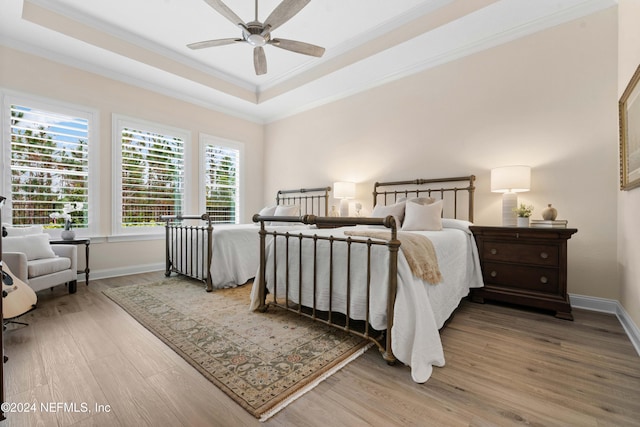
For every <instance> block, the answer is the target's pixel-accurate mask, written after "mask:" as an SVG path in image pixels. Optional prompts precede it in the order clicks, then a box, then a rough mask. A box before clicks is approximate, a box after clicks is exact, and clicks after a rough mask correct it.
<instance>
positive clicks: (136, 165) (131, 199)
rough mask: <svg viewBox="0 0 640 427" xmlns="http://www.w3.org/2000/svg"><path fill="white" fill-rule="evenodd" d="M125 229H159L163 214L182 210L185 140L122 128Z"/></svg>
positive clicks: (123, 218)
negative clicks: (141, 227)
mask: <svg viewBox="0 0 640 427" xmlns="http://www.w3.org/2000/svg"><path fill="white" fill-rule="evenodd" d="M121 143H122V146H121V159H122V168H121V170H122V226H123V227H139V226H156V225H159V224H158V218H159V217H160V215H175V214H177V213H180V212H181V211H182V204H183V194H184V140H183V139H182V138H179V137H175V136H172V135H167V134H160V133H157V132H151V131H145V130H138V129H133V128H129V127H123V128H122V129H121Z"/></svg>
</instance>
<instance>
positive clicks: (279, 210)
mask: <svg viewBox="0 0 640 427" xmlns="http://www.w3.org/2000/svg"><path fill="white" fill-rule="evenodd" d="M299 215H300V206H298V205H278V206H276V210H275V212H274V214H273V216H299ZM294 224H299V223H293V222H277V221H271V224H270V225H294Z"/></svg>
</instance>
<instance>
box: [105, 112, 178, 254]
mask: <svg viewBox="0 0 640 427" xmlns="http://www.w3.org/2000/svg"><path fill="white" fill-rule="evenodd" d="M111 122H112V132H111V138H112V144H111V145H112V154H113V156H112V159H113V171H112V179H113V193H112V200H113V203H112V213H111V218H112V220H111V236H109V239H108V240H109V241H114V242H117V241H127V240H148V239H156V238H159V237H164V232H165V231H164V227H163V226H161V225H159V226H157V227H135V232H134V233H132V228H129V227H122V173H121V170H122V151H121V146H122V141H121V139H120V135H121V130H122V128H125V127H128V128H139V129H140V128H143V129H144V130H145V131H149V132H155V133H159V134H167V133H169V134H172V135H173V136H176V137H180V138H182V140H183V141H184V170H185V177H184V179H185V189H184V194H183V200H182V202H183V204H182V206H183V208H184V207H187V206H189V191H188V189H187V188H186V187H187V182H189V179H188V177H187V175H188V173H189V171H190V170H191V160H190V155H189V146H190V145H191V132H190V131H188V130H186V129H181V128H177V127H173V126H169V125H163V124H160V123H155V122H150V121H147V120H143V119H138V118H135V117H131V116H125V115H122V114H113V115H112V120H111Z"/></svg>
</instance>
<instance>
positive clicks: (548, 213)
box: [542, 203, 558, 221]
mask: <svg viewBox="0 0 640 427" xmlns="http://www.w3.org/2000/svg"><path fill="white" fill-rule="evenodd" d="M557 216H558V211H557V210H556V208H554V207H552V206H551V203H549V204H548V205H547V207H546V208H544V209H543V210H542V219H544V220H546V221H553V220H555V219H556V217H557Z"/></svg>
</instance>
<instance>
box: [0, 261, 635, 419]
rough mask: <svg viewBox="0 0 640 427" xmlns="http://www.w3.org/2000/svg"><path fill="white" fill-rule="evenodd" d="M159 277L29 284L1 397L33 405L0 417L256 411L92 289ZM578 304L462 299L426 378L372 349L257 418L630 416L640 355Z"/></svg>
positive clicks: (611, 325) (617, 329) (606, 321)
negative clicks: (33, 301)
mask: <svg viewBox="0 0 640 427" xmlns="http://www.w3.org/2000/svg"><path fill="white" fill-rule="evenodd" d="M162 278H164V276H163V275H162V273H149V274H144V275H137V276H127V277H120V278H114V279H104V280H95V281H92V282H91V283H90V285H89V286H88V287H87V286H85V285H84V284H79V285H78V292H77V293H76V294H74V295H67V294H66V293H65V289H64V287H58V288H56V289H54V290H53V291H45V292H41V293H39V302H38V308H37V309H36V310H35V311H33V312H31V313H29V314H27V315H26V316H24V320H26V321H28V322H29V326H27V327H18V328H16V327H15V326H13V325H12V326H10V327H9V330H7V331H5V353H6V355H7V356H8V357H9V361H8V362H7V363H6V364H5V365H4V367H5V390H6V392H5V396H6V401H8V402H12V403H15V404H16V407H17V405H18V404H22V403H25V402H27V403H29V404H32V403H35V404H36V407H35V408H34V407H31V408H30V409H35V410H34V411H32V412H29V413H24V412H23V413H9V414H7V419H6V420H5V421H2V422H1V423H0V427H4V426H47V427H48V426H70V425H73V426H155V427H160V426H252V425H253V426H257V425H261V423H259V422H258V421H257V420H256V419H255V418H253V417H252V416H251V415H249V414H248V413H247V412H245V411H244V410H243V409H242V408H241V407H240V406H238V405H237V404H235V403H234V402H233V401H232V400H231V399H229V398H228V397H227V396H226V395H225V394H224V393H222V392H221V391H220V390H218V389H217V388H216V387H215V386H213V385H212V384H211V383H209V381H207V380H206V379H205V378H204V377H203V376H201V375H200V374H199V373H198V372H197V371H196V370H195V369H193V368H192V367H191V366H190V365H189V364H187V363H186V362H185V361H183V360H182V358H180V357H179V356H178V355H176V354H175V353H174V352H173V351H172V350H171V349H169V348H168V347H167V346H165V345H164V344H163V343H162V342H160V341H159V340H158V339H157V338H155V337H154V336H153V335H152V334H151V333H149V332H148V331H147V330H146V329H145V328H143V327H142V326H140V325H139V324H138V323H137V322H136V321H135V320H133V319H132V318H131V317H130V316H129V315H128V314H126V313H125V312H124V311H123V310H122V309H120V308H119V307H118V306H117V305H116V304H114V303H113V302H111V300H109V299H108V298H106V297H105V296H104V295H103V294H102V290H104V289H106V288H108V287H115V286H126V285H128V284H134V283H141V282H145V281H148V282H152V281H156V280H159V279H162ZM206 295H207V294H206V293H205V291H204V290H203V293H202V296H203V298H206ZM574 315H575V321H574V322H569V321H565V320H559V319H556V318H554V317H553V316H550V315H548V314H544V313H538V312H532V311H527V310H522V309H515V308H511V307H504V306H499V305H493V304H485V305H480V304H475V303H471V302H466V301H464V302H463V303H462V304H461V306H460V307H459V309H458V310H457V311H456V314H455V316H454V317H453V319H452V320H451V321H450V322H449V324H448V325H447V326H446V327H445V328H444V329H443V330H442V332H441V335H442V339H443V345H444V351H445V357H446V363H447V364H446V366H445V367H444V368H435V370H434V373H433V376H432V377H431V379H430V380H429V381H428V382H427V383H425V384H416V383H414V382H412V381H411V377H410V372H409V369H408V368H407V367H404V366H387V365H386V364H385V363H384V362H383V360H382V359H381V357H380V356H379V354H378V352H377V350H375V349H372V350H370V351H369V352H367V353H366V354H365V355H364V356H361V357H360V358H359V359H357V360H356V361H354V362H352V363H350V364H349V365H348V366H347V367H345V368H344V369H342V370H341V371H339V372H338V373H336V374H335V375H333V376H331V377H330V378H328V379H327V380H325V381H324V382H322V383H321V384H320V385H319V386H318V387H316V388H315V389H314V390H312V391H311V392H309V393H307V394H306V395H304V396H302V397H301V398H300V399H299V400H297V401H295V402H293V403H292V404H291V405H290V406H288V407H287V408H285V409H284V410H282V411H281V412H279V413H278V414H276V415H275V416H274V417H273V418H271V419H269V420H268V421H267V422H265V423H262V425H264V426H267V427H268V426H366V425H372V426H509V425H516V426H520V425H532V426H633V425H640V357H638V355H637V353H636V352H635V350H634V348H633V346H632V345H631V343H630V341H629V339H628V338H627V336H626V335H625V333H624V331H623V329H622V327H621V326H620V324H619V322H618V320H617V319H616V317H615V316H612V315H607V314H602V313H595V312H589V311H584V310H574ZM65 404H66V408H65V406H64V405H65Z"/></svg>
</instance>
